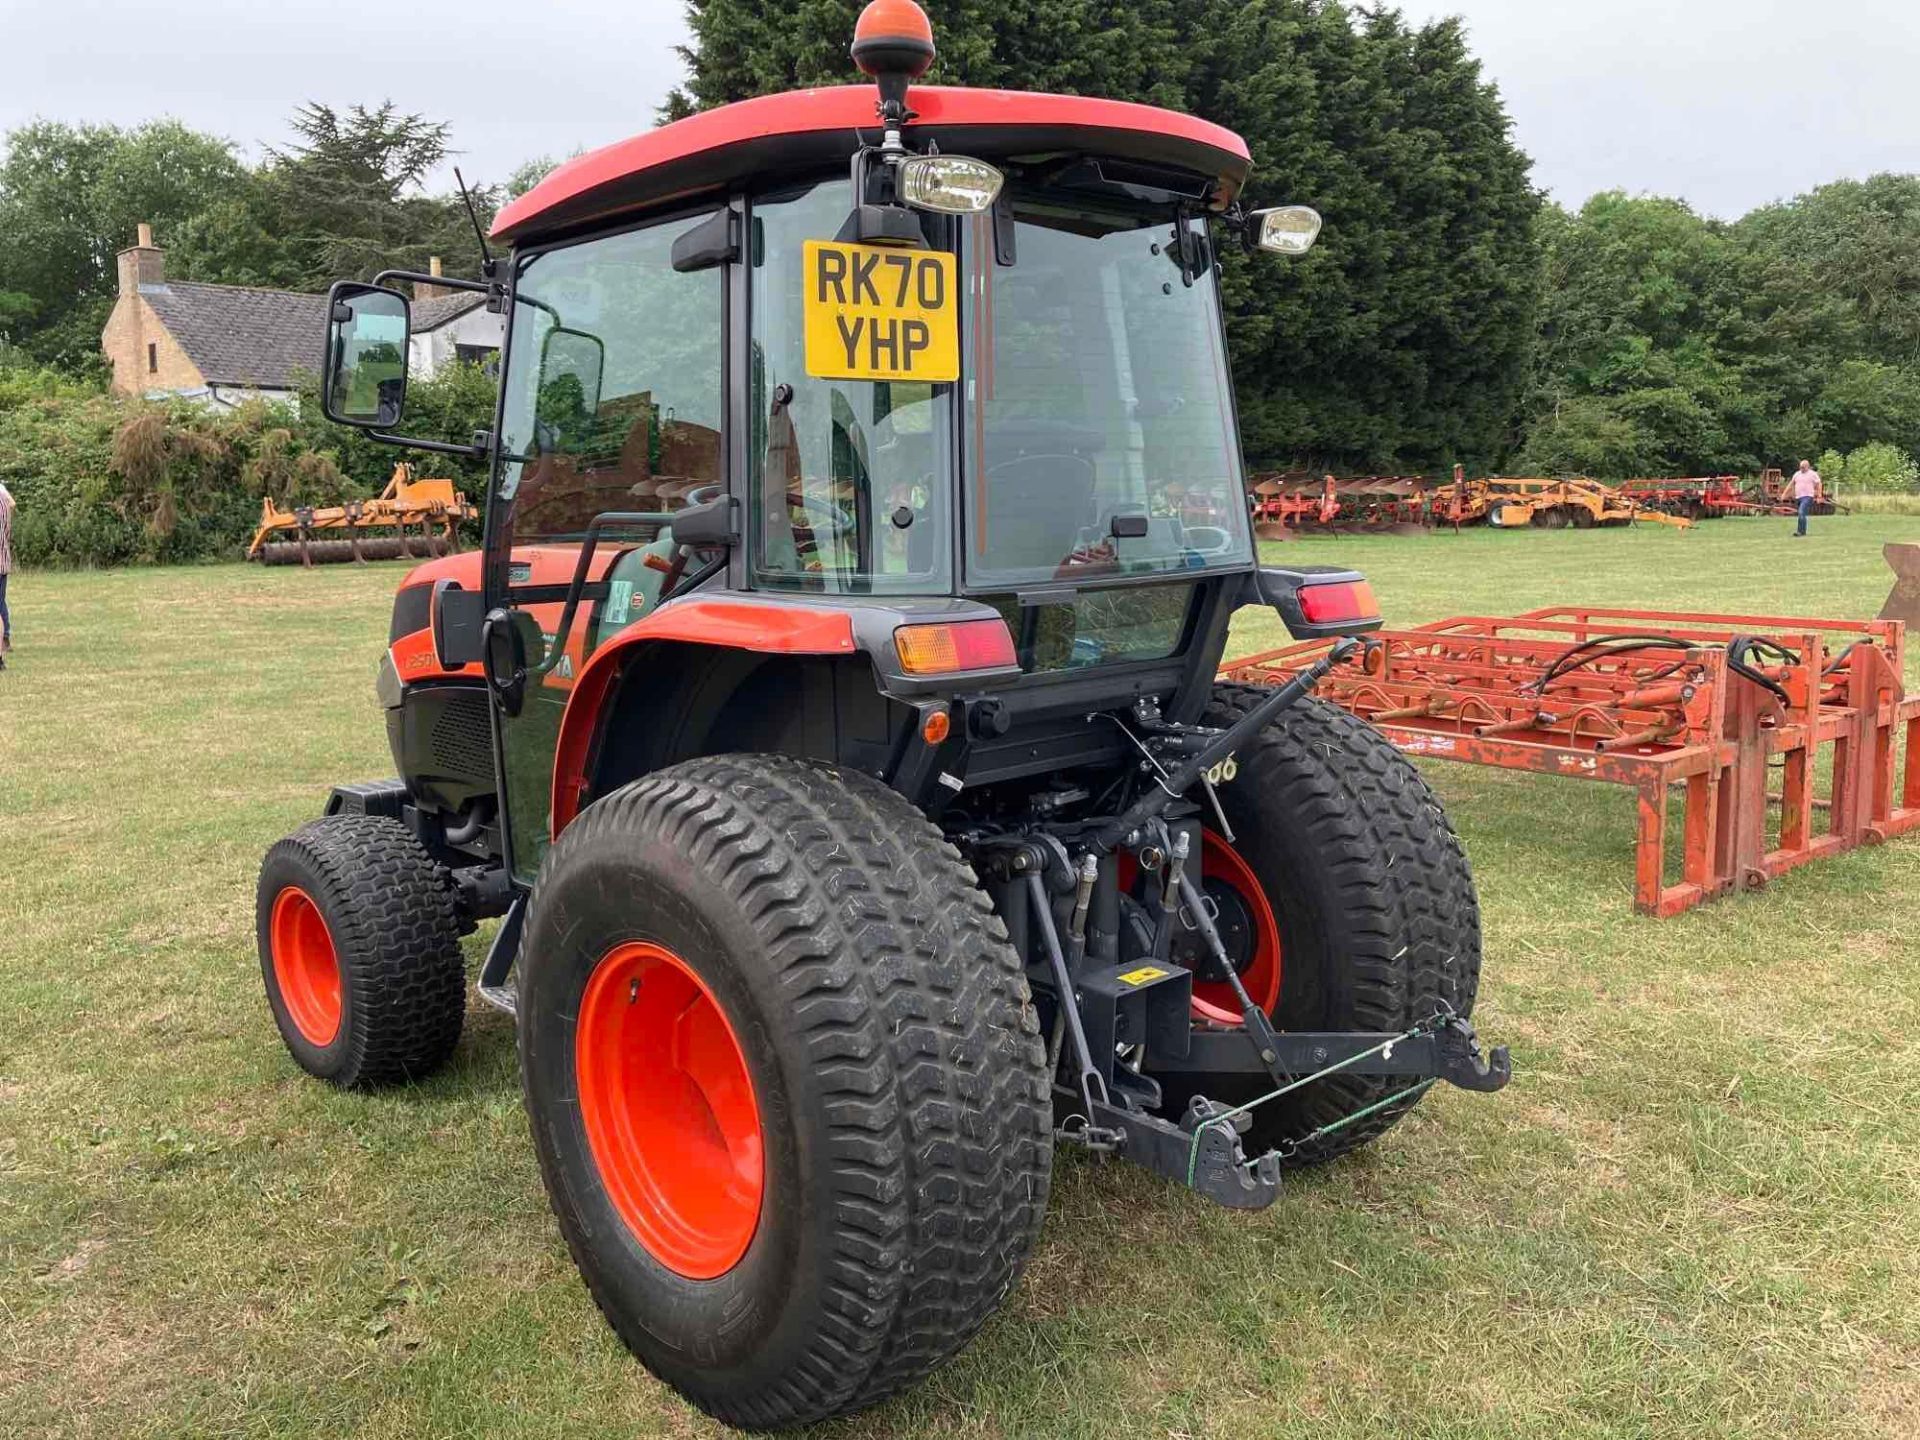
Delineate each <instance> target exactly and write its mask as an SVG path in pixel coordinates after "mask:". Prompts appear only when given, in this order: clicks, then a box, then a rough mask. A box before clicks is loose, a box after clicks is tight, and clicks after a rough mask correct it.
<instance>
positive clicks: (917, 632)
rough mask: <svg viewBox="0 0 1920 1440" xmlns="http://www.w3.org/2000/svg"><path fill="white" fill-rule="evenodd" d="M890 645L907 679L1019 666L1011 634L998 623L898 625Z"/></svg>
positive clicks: (1003, 623) (1002, 624)
mask: <svg viewBox="0 0 1920 1440" xmlns="http://www.w3.org/2000/svg"><path fill="white" fill-rule="evenodd" d="M893 644H894V648H895V649H896V650H898V651H899V652H900V668H901V669H902V670H904V671H906V672H907V673H908V674H909V675H949V674H953V673H955V672H957V671H961V670H1006V669H1011V668H1013V667H1014V666H1015V665H1017V664H1019V659H1018V657H1016V656H1015V655H1014V653H1013V633H1012V632H1011V631H1010V630H1008V629H1007V622H1006V621H1004V620H998V619H995V620H960V621H954V622H943V623H941V624H937V625H902V626H901V627H900V628H899V629H898V630H895V631H894V632H893Z"/></svg>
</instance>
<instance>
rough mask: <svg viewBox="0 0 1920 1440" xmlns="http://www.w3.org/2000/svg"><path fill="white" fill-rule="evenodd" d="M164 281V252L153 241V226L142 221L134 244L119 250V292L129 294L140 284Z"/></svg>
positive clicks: (165, 264)
mask: <svg viewBox="0 0 1920 1440" xmlns="http://www.w3.org/2000/svg"><path fill="white" fill-rule="evenodd" d="M166 283H167V257H166V252H165V251H163V250H162V249H161V248H160V247H159V246H158V245H155V244H154V243H153V226H151V225H148V224H145V223H144V222H143V223H142V224H141V225H140V226H139V228H138V230H137V232H136V239H135V242H134V244H133V245H131V246H130V247H128V248H127V249H125V250H122V251H121V252H120V293H121V294H122V295H131V294H133V293H134V292H135V291H137V290H138V289H139V288H140V287H141V286H142V285H164V284H166Z"/></svg>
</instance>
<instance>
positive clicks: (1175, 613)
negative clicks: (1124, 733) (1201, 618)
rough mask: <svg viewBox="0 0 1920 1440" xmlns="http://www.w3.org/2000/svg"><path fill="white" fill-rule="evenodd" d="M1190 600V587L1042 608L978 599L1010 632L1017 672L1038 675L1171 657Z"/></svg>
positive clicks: (1097, 594) (1099, 595)
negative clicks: (1019, 669) (984, 603)
mask: <svg viewBox="0 0 1920 1440" xmlns="http://www.w3.org/2000/svg"><path fill="white" fill-rule="evenodd" d="M1193 594H1194V587H1193V586H1192V585H1130V586H1123V587H1120V588H1116V589H1105V590H1095V591H1091V592H1087V593H1083V594H1081V595H1078V596H1076V597H1075V598H1074V599H1073V600H1071V601H1065V602H1059V603H1054V604H1045V605H1034V604H1022V603H1021V601H1020V597H1018V596H1017V595H990V596H983V597H982V598H983V599H985V600H986V603H987V604H989V605H991V606H993V608H994V609H996V610H998V611H999V612H1000V615H1001V618H1002V619H1004V620H1005V621H1006V622H1007V628H1008V629H1009V630H1011V631H1012V632H1013V642H1014V648H1015V650H1016V651H1017V652H1018V654H1019V656H1020V668H1021V669H1022V670H1026V671H1028V672H1030V673H1042V672H1049V671H1057V670H1080V669H1086V668H1089V667H1092V666H1095V665H1113V664H1119V663H1122V662H1125V661H1138V660H1164V659H1166V658H1167V657H1168V656H1170V655H1173V654H1176V653H1177V652H1178V651H1179V650H1180V647H1181V642H1182V641H1183V640H1184V639H1185V638H1186V633H1187V617H1188V616H1189V615H1190V614H1191V613H1192V611H1193Z"/></svg>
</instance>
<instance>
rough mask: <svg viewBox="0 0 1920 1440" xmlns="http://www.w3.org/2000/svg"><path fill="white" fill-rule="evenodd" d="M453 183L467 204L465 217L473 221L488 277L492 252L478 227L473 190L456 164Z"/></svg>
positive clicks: (490, 270)
mask: <svg viewBox="0 0 1920 1440" xmlns="http://www.w3.org/2000/svg"><path fill="white" fill-rule="evenodd" d="M453 181H454V184H456V185H458V186H459V187H460V198H461V199H462V200H464V201H465V202H466V205H467V219H469V220H471V221H472V222H473V238H474V239H476V240H478V241H479V242H480V259H481V262H482V264H483V265H484V266H485V268H486V273H487V275H488V276H489V277H491V276H492V275H493V252H492V251H491V250H489V249H488V248H487V232H486V231H485V230H483V229H481V228H480V212H479V211H478V210H476V209H474V207H473V192H472V191H470V190H468V189H467V182H466V178H465V177H464V176H462V175H461V173H460V167H459V166H458V165H456V166H454V167H453Z"/></svg>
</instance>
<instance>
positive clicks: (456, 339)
mask: <svg viewBox="0 0 1920 1440" xmlns="http://www.w3.org/2000/svg"><path fill="white" fill-rule="evenodd" d="M119 264H120V290H119V296H118V298H117V299H116V300H115V301H114V305H113V313H112V314H111V315H109V316H108V317H107V324H106V328H105V329H104V330H102V331H101V332H100V348H101V350H102V352H104V353H105V355H106V357H107V361H108V363H109V364H111V365H112V366H113V388H114V389H116V390H119V391H121V392H123V393H125V394H129V395H145V396H148V397H149V398H154V399H158V398H162V397H167V396H178V397H180V398H184V399H190V400H199V401H201V402H202V403H205V404H209V405H237V404H239V403H240V402H241V401H243V400H249V399H266V400H279V401H283V402H286V403H289V404H292V403H297V394H296V391H297V387H298V384H299V379H300V376H301V374H302V373H306V374H312V373H313V372H315V371H317V370H318V369H319V368H320V362H321V352H322V348H323V345H324V338H323V337H324V333H325V326H326V309H327V297H326V296H324V295H310V294H301V293H298V292H296V291H291V290H262V289H258V288H255V287H253V286H250V285H205V284H201V283H199V282H197V281H185V280H171V281H170V280H168V279H167V268H166V254H165V252H164V251H162V250H161V249H160V248H159V247H158V246H157V245H155V244H154V243H153V230H152V228H151V227H150V226H147V225H142V226H141V227H140V231H139V237H138V240H137V242H136V243H135V244H133V245H132V246H129V247H128V248H127V249H125V250H122V251H121V252H120V257H119ZM430 268H431V270H432V273H433V274H435V275H438V274H439V273H440V261H439V259H438V258H436V259H435V260H434V261H433V263H432V265H431V267H430ZM503 332H504V321H503V319H502V317H501V316H498V315H493V314H489V313H488V311H487V309H486V304H485V300H484V297H482V296H479V295H474V294H471V293H468V292H466V291H460V290H447V289H444V288H442V287H440V286H434V285H424V284H423V285H418V286H416V287H415V291H414V297H413V339H412V344H411V346H410V349H409V368H410V370H411V373H412V374H413V375H414V376H415V377H416V378H418V379H426V378H427V377H429V376H431V375H432V374H433V373H434V372H435V371H437V370H438V369H439V368H440V367H441V366H443V365H445V364H447V363H449V362H450V361H452V360H456V359H458V360H466V361H474V362H479V363H486V361H487V360H488V359H489V357H490V356H497V355H498V353H499V350H500V344H501V338H502V335H503Z"/></svg>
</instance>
